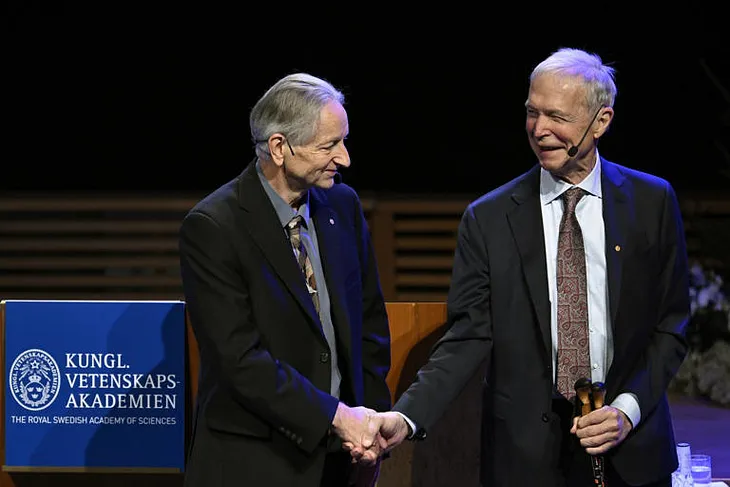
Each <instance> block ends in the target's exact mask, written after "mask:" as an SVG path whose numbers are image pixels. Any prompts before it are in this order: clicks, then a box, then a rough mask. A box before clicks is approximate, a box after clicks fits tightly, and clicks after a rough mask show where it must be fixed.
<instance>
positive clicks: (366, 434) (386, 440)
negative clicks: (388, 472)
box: [332, 403, 409, 465]
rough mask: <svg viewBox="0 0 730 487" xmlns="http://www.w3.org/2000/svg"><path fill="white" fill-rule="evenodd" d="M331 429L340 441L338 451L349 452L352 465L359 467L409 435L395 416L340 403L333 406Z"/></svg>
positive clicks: (369, 462)
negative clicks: (355, 464) (340, 445)
mask: <svg viewBox="0 0 730 487" xmlns="http://www.w3.org/2000/svg"><path fill="white" fill-rule="evenodd" d="M332 429H333V432H334V433H335V434H336V435H337V436H339V437H340V439H341V440H342V448H343V449H345V450H347V451H349V452H350V456H351V457H352V461H353V463H359V464H361V465H374V464H375V463H377V461H378V460H379V458H380V457H381V456H382V455H383V454H385V453H387V452H389V451H390V450H392V449H393V448H395V447H396V446H398V445H399V444H400V443H402V442H403V440H404V439H405V438H406V437H407V436H408V433H409V428H408V423H406V420H405V419H403V417H402V416H401V415H400V414H398V413H395V412H393V411H388V412H385V413H378V412H376V411H374V410H372V409H369V408H366V407H362V406H358V407H349V406H347V405H345V404H342V403H340V404H339V405H338V406H337V412H336V413H335V417H334V420H333V421H332Z"/></svg>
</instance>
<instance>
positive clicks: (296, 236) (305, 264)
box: [286, 215, 319, 313]
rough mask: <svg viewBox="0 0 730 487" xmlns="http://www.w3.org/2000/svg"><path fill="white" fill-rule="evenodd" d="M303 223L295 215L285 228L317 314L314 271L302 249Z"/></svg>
mask: <svg viewBox="0 0 730 487" xmlns="http://www.w3.org/2000/svg"><path fill="white" fill-rule="evenodd" d="M303 222H304V218H302V216H301V215H297V216H295V217H294V218H292V219H291V221H289V223H287V225H286V228H287V230H288V231H289V240H290V241H291V244H292V247H294V251H295V253H296V256H297V262H298V263H299V268H300V269H301V270H302V273H303V274H304V279H305V281H306V283H307V290H308V291H309V295H310V296H311V297H312V301H313V302H314V309H316V310H317V313H319V296H318V295H317V281H315V280H314V269H313V268H312V261H311V260H309V255H308V254H307V249H306V248H305V247H304V242H302V234H301V227H302V223H303Z"/></svg>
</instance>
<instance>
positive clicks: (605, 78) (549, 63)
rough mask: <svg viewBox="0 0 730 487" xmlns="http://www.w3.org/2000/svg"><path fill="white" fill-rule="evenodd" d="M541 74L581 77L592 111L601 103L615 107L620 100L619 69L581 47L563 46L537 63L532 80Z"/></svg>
mask: <svg viewBox="0 0 730 487" xmlns="http://www.w3.org/2000/svg"><path fill="white" fill-rule="evenodd" d="M541 74H555V75H559V76H570V77H579V78H582V79H583V83H584V85H585V87H586V103H587V106H588V109H589V110H592V109H597V108H598V107H599V106H601V105H603V106H607V107H613V102H614V100H615V99H616V93H617V91H616V83H615V82H614V75H615V69H614V68H612V67H611V66H607V65H605V64H603V61H601V58H600V56H598V55H597V54H592V53H588V52H585V51H582V50H580V49H571V48H561V49H558V50H557V51H555V52H554V53H552V54H551V55H550V56H549V57H548V58H547V59H545V60H544V61H542V62H541V63H540V64H538V65H537V66H535V69H533V70H532V73H531V74H530V82H532V81H533V80H534V79H535V78H536V77H537V76H539V75H541Z"/></svg>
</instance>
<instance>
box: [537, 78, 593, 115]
mask: <svg viewBox="0 0 730 487" xmlns="http://www.w3.org/2000/svg"><path fill="white" fill-rule="evenodd" d="M527 102H528V103H529V104H530V105H531V106H533V107H535V108H540V109H555V110H561V111H565V112H575V111H579V110H582V109H584V108H585V107H586V87H585V85H584V84H583V81H582V80H581V79H580V78H577V77H573V76H558V75H554V74H541V75H539V76H537V77H536V78H535V79H534V80H533V81H532V83H530V91H529V96H528V99H527Z"/></svg>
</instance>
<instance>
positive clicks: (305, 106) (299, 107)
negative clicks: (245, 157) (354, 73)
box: [249, 73, 345, 156]
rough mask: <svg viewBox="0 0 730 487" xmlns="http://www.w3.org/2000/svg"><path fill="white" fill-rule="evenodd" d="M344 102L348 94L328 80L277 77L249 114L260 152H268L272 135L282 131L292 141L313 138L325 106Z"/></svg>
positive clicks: (258, 152)
mask: <svg viewBox="0 0 730 487" xmlns="http://www.w3.org/2000/svg"><path fill="white" fill-rule="evenodd" d="M333 100H334V101H337V102H339V103H340V104H344V102H345V96H344V95H343V94H342V92H340V91H339V90H337V89H336V88H335V87H334V86H332V85H331V84H330V83H328V82H327V81H325V80H323V79H320V78H317V77H315V76H312V75H310V74H306V73H294V74H290V75H288V76H285V77H284V78H282V79H280V80H279V81H277V82H276V83H275V84H274V85H273V86H272V87H271V88H269V89H268V90H267V91H266V93H264V95H263V96H262V97H261V98H260V99H259V101H257V102H256V105H254V107H253V109H251V114H250V116H249V125H250V127H251V137H252V139H253V143H254V146H255V149H256V155H258V156H262V155H268V154H269V151H268V146H267V145H266V143H267V142H268V139H269V137H271V136H272V135H273V134H276V133H280V134H283V135H285V136H286V137H287V139H288V141H289V142H290V143H291V144H292V145H302V144H306V143H308V142H310V141H311V140H312V139H313V138H314V137H315V135H316V133H317V127H318V124H319V115H320V112H321V111H322V108H323V107H324V106H325V105H326V104H327V103H329V102H331V101H333Z"/></svg>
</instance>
